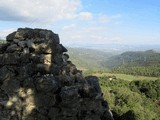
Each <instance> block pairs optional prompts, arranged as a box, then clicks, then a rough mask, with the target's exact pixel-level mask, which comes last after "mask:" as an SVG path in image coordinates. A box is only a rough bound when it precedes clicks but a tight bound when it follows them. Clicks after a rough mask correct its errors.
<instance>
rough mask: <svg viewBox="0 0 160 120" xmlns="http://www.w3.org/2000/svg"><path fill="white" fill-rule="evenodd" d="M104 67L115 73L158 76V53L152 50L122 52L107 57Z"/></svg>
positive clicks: (159, 70)
mask: <svg viewBox="0 0 160 120" xmlns="http://www.w3.org/2000/svg"><path fill="white" fill-rule="evenodd" d="M106 67H108V68H110V69H112V72H117V73H124V74H133V75H145V76H160V53H158V52H156V51H154V50H147V51H136V52H133V51H130V52H124V53H122V54H120V55H117V56H113V57H111V58H109V59H108V60H107V61H106Z"/></svg>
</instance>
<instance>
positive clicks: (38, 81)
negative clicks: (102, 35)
mask: <svg viewBox="0 0 160 120" xmlns="http://www.w3.org/2000/svg"><path fill="white" fill-rule="evenodd" d="M6 40H7V43H5V44H1V45H0V120H113V118H112V116H111V114H110V112H109V108H108V104H107V102H106V101H104V99H103V95H102V92H101V89H100V87H99V83H98V79H97V77H94V76H88V77H84V76H83V74H82V72H81V71H79V70H77V69H76V66H75V65H74V64H72V62H71V61H69V60H68V58H69V55H68V54H66V52H67V49H66V48H65V47H64V46H63V45H62V44H60V42H59V37H58V35H57V34H55V33H53V32H52V31H50V30H45V29H31V28H19V29H18V30H17V31H15V32H13V33H11V34H9V35H8V36H7V38H6Z"/></svg>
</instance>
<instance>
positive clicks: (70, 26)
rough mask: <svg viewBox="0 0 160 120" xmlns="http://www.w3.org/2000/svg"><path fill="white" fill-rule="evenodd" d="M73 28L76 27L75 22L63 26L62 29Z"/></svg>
mask: <svg viewBox="0 0 160 120" xmlns="http://www.w3.org/2000/svg"><path fill="white" fill-rule="evenodd" d="M73 28H75V24H71V25H65V26H63V27H62V30H72V29H73Z"/></svg>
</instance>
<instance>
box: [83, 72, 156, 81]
mask: <svg viewBox="0 0 160 120" xmlns="http://www.w3.org/2000/svg"><path fill="white" fill-rule="evenodd" d="M85 74H91V75H95V76H98V77H102V76H113V75H114V76H116V78H117V79H123V80H126V81H132V80H156V79H158V77H147V76H138V75H137V76H134V75H126V74H116V73H107V72H93V73H89V72H86V73H85Z"/></svg>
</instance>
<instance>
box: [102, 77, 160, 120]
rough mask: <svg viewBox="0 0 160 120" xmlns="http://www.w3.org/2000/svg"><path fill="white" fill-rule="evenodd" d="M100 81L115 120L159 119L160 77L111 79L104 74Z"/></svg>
mask: <svg viewBox="0 0 160 120" xmlns="http://www.w3.org/2000/svg"><path fill="white" fill-rule="evenodd" d="M99 82H100V85H101V88H102V90H103V93H104V98H105V99H106V100H107V101H108V103H109V105H110V108H111V110H112V113H113V115H114V117H115V120H159V118H160V92H159V91H160V80H159V79H158V80H150V81H148V80H143V81H142V80H136V81H131V82H130V81H125V80H123V79H115V80H112V81H110V80H109V79H108V77H107V76H102V77H99Z"/></svg>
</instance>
